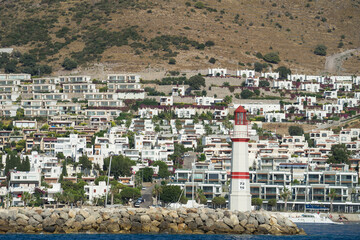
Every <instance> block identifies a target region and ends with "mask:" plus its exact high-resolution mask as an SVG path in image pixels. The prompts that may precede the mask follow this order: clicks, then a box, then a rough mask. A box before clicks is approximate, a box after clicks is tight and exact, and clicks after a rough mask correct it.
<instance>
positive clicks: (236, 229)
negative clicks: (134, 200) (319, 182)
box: [0, 208, 305, 235]
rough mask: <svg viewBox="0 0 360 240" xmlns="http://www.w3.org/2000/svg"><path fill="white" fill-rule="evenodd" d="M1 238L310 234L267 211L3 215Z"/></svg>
mask: <svg viewBox="0 0 360 240" xmlns="http://www.w3.org/2000/svg"><path fill="white" fill-rule="evenodd" d="M0 233H173V234H183V233H184V234H273V235H296V234H305V232H304V231H303V230H302V229H299V228H298V227H297V226H296V225H295V224H294V223H292V222H291V221H290V220H288V219H287V218H284V217H283V216H281V215H278V214H272V213H270V212H265V211H260V212H245V213H243V212H230V211H226V210H220V209H217V210H213V209H178V210H169V209H165V208H150V209H142V208H135V209H134V208H113V209H111V208H107V209H105V208H82V209H45V210H44V209H22V208H19V209H11V210H0Z"/></svg>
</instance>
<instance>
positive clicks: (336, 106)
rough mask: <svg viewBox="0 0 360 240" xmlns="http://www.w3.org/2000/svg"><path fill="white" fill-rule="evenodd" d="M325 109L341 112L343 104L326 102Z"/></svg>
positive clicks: (329, 111)
mask: <svg viewBox="0 0 360 240" xmlns="http://www.w3.org/2000/svg"><path fill="white" fill-rule="evenodd" d="M323 110H325V111H326V112H327V113H341V111H342V110H343V105H342V104H324V105H323Z"/></svg>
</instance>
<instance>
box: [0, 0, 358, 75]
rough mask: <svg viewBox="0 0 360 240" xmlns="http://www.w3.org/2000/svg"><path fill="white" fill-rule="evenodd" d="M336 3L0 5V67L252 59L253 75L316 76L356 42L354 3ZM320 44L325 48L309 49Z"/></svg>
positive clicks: (353, 62)
mask: <svg viewBox="0 0 360 240" xmlns="http://www.w3.org/2000/svg"><path fill="white" fill-rule="evenodd" d="M341 5H342V7H341V8H340V7H339V6H338V4H337V3H336V2H329V1H327V0H319V1H311V2H310V1H309V2H308V1H307V2H304V1H301V0H294V1H290V0H281V1H277V2H276V3H275V2H274V1H267V0H264V1H254V2H253V1H250V2H246V1H228V0H222V1H219V0H203V1H187V2H184V1H180V0H174V1H167V0H120V1H119V0H94V1H72V0H71V1H64V0H31V1H24V0H19V1H2V4H1V5H0V14H1V24H0V46H1V47H13V48H14V49H15V51H16V54H17V55H16V56H15V55H14V54H13V55H12V56H7V59H8V60H5V63H2V64H0V68H1V71H7V72H13V71H24V70H26V71H27V72H31V73H35V72H37V73H36V74H45V73H48V72H51V70H55V71H57V70H64V68H65V67H63V63H64V60H65V59H66V58H68V59H70V60H71V61H75V62H76V63H77V67H79V66H80V67H84V66H91V65H92V64H96V63H99V62H100V63H103V64H105V66H109V67H110V68H111V70H114V71H117V70H126V71H139V70H144V69H145V68H147V67H148V66H152V68H162V67H165V68H167V69H199V68H206V67H211V66H222V67H227V68H233V69H234V68H237V67H239V66H240V64H238V63H242V64H243V65H247V67H254V66H255V65H254V63H255V62H258V64H256V66H255V67H257V71H263V70H265V69H261V66H260V65H259V64H264V63H265V62H268V63H270V64H273V66H271V65H270V66H269V67H271V68H272V69H276V68H277V67H279V66H278V65H277V64H281V65H284V66H285V67H287V68H290V69H296V70H298V71H301V72H305V73H310V72H312V73H313V72H319V71H322V70H323V67H324V63H325V58H324V57H323V56H325V55H327V56H328V55H331V54H333V53H337V52H339V51H345V50H348V49H352V48H357V47H359V46H360V38H359V35H358V26H359V25H360V15H359V14H358V13H359V9H360V2H359V1H353V0H345V1H342V4H341ZM295 30H296V31H295ZM345 36H346V37H345ZM324 43H325V45H326V49H325V54H324V51H316V49H315V47H316V46H318V45H319V44H324ZM19 53H20V54H21V55H23V54H26V53H29V54H30V55H32V56H33V57H34V59H33V62H34V64H32V66H28V65H26V64H24V63H22V62H21V61H20V57H19ZM314 53H315V54H316V55H317V56H315V57H314ZM263 54H264V55H263ZM209 59H214V60H216V61H215V62H214V61H213V60H211V61H209ZM174 60H175V61H174ZM2 62H4V61H3V60H2ZM359 63H360V62H359V58H358V57H356V56H354V57H349V58H348V59H347V60H346V62H345V66H346V71H347V72H349V73H354V74H356V72H357V71H360V70H359V69H358V68H357V66H358V65H359ZM274 64H275V65H274ZM5 66H6V69H5ZM45 66H46V67H45ZM39 67H42V68H43V69H40V71H38V70H36V71H35V69H39ZM117 68H118V69H117ZM263 68H264V67H263ZM65 69H69V68H65ZM42 70H43V71H42ZM69 70H70V69H69Z"/></svg>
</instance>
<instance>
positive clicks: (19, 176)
mask: <svg viewBox="0 0 360 240" xmlns="http://www.w3.org/2000/svg"><path fill="white" fill-rule="evenodd" d="M40 186H41V174H40V172H19V171H12V172H10V180H9V189H8V191H9V193H10V194H11V195H12V197H13V198H12V204H11V205H13V206H19V205H20V206H21V205H23V201H21V196H22V194H23V193H24V192H28V193H30V194H32V193H34V192H35V188H37V187H40Z"/></svg>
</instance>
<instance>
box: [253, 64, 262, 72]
mask: <svg viewBox="0 0 360 240" xmlns="http://www.w3.org/2000/svg"><path fill="white" fill-rule="evenodd" d="M254 70H255V71H256V72H261V71H262V70H263V65H262V64H261V63H259V62H256V63H255V64H254Z"/></svg>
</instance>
